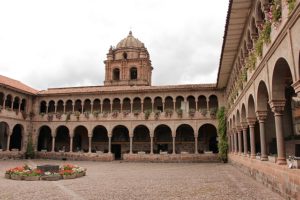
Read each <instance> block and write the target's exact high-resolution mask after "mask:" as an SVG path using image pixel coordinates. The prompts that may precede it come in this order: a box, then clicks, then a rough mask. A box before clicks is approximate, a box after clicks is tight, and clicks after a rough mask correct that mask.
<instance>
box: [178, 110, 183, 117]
mask: <svg viewBox="0 0 300 200" xmlns="http://www.w3.org/2000/svg"><path fill="white" fill-rule="evenodd" d="M176 112H177V115H178V117H180V118H181V117H182V114H183V110H182V109H181V108H178V109H177V110H176Z"/></svg>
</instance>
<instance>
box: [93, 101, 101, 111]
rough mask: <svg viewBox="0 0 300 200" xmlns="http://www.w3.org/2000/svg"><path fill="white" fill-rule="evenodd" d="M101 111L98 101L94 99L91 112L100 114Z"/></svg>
mask: <svg viewBox="0 0 300 200" xmlns="http://www.w3.org/2000/svg"><path fill="white" fill-rule="evenodd" d="M100 110H101V102H100V99H95V100H94V101H93V112H100Z"/></svg>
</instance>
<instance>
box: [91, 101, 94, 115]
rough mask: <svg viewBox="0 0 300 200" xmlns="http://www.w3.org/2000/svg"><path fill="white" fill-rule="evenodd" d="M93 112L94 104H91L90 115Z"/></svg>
mask: <svg viewBox="0 0 300 200" xmlns="http://www.w3.org/2000/svg"><path fill="white" fill-rule="evenodd" d="M93 111H94V104H93V103H92V102H91V113H92V114H93Z"/></svg>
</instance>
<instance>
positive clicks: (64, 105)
mask: <svg viewBox="0 0 300 200" xmlns="http://www.w3.org/2000/svg"><path fill="white" fill-rule="evenodd" d="M63 107H64V113H66V104H65V103H64V104H63Z"/></svg>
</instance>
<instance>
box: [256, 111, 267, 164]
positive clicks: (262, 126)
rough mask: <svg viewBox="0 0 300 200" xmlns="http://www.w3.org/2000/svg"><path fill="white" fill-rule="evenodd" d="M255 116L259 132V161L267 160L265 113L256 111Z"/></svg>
mask: <svg viewBox="0 0 300 200" xmlns="http://www.w3.org/2000/svg"><path fill="white" fill-rule="evenodd" d="M256 116H257V118H258V121H259V132H260V148H261V157H260V160H262V161H265V160H268V155H267V146H266V133H265V121H266V119H267V111H257V112H256Z"/></svg>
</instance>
